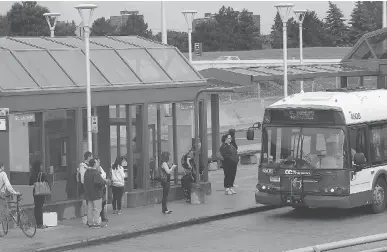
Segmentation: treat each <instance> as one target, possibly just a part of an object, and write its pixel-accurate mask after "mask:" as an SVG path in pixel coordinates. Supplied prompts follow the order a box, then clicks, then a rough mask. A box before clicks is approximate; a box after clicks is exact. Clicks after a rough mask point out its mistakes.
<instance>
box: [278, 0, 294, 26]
mask: <svg viewBox="0 0 387 252" xmlns="http://www.w3.org/2000/svg"><path fill="white" fill-rule="evenodd" d="M293 6H294V4H291V3H284V4H277V5H275V7H276V8H277V11H278V13H279V15H280V17H281V20H282V23H286V22H287V21H288V20H289V18H290V12H291V10H292V8H293Z"/></svg>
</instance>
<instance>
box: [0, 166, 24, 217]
mask: <svg viewBox="0 0 387 252" xmlns="http://www.w3.org/2000/svg"><path fill="white" fill-rule="evenodd" d="M7 192H8V193H11V194H13V195H19V194H20V193H19V192H17V191H15V189H13V187H12V185H11V183H10V182H9V179H8V176H7V173H5V171H4V164H2V163H0V222H2V221H3V218H4V215H7V214H8V212H7V207H6V205H5V204H6V200H7V199H6V198H4V197H3V196H5V195H7Z"/></svg>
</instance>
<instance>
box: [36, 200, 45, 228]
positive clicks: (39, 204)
mask: <svg viewBox="0 0 387 252" xmlns="http://www.w3.org/2000/svg"><path fill="white" fill-rule="evenodd" d="M45 199H46V196H44V195H36V196H34V204H35V208H34V215H35V221H36V225H37V226H41V225H43V205H44V201H45Z"/></svg>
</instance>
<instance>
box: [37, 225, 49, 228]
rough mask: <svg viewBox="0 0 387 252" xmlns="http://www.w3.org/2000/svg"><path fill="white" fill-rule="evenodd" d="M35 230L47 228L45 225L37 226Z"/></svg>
mask: <svg viewBox="0 0 387 252" xmlns="http://www.w3.org/2000/svg"><path fill="white" fill-rule="evenodd" d="M36 228H38V229H45V228H47V226H46V225H37V226H36Z"/></svg>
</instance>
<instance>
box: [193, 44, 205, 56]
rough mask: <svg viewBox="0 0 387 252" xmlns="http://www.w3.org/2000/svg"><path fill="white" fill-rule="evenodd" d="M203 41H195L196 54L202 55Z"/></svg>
mask: <svg viewBox="0 0 387 252" xmlns="http://www.w3.org/2000/svg"><path fill="white" fill-rule="evenodd" d="M202 47H203V44H202V43H195V55H197V56H202Z"/></svg>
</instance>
